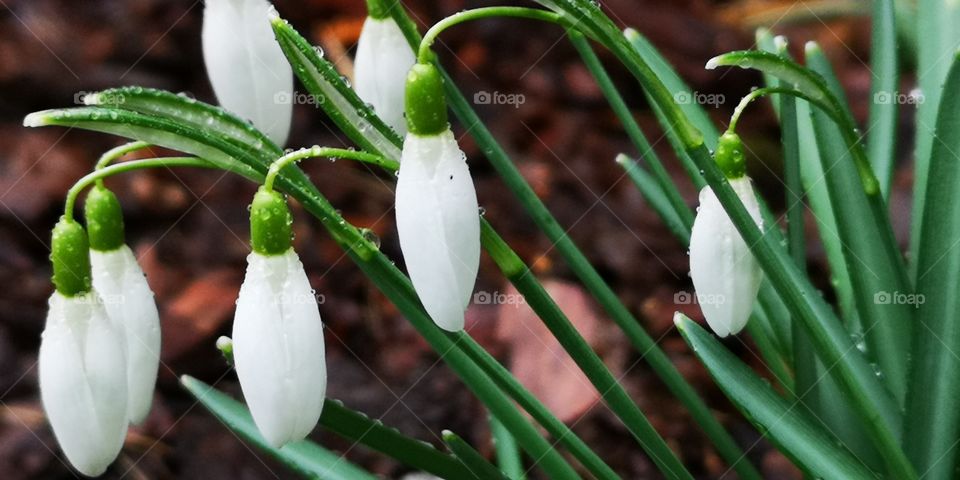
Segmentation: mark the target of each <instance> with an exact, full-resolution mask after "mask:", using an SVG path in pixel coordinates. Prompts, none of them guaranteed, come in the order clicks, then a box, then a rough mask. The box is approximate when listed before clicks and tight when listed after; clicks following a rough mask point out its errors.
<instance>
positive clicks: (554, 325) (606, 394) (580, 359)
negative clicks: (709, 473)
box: [480, 224, 693, 479]
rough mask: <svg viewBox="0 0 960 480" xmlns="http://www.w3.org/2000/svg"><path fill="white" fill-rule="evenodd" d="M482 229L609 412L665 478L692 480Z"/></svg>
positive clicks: (503, 267)
mask: <svg viewBox="0 0 960 480" xmlns="http://www.w3.org/2000/svg"><path fill="white" fill-rule="evenodd" d="M483 227H484V228H482V229H481V232H480V238H481V242H482V243H483V245H484V248H486V250H487V252H488V253H489V254H490V257H491V258H492V259H493V261H494V262H495V263H496V264H497V267H499V268H500V271H501V272H503V274H504V276H506V277H507V279H509V280H510V283H512V284H513V285H514V286H515V287H516V288H517V291H519V292H520V294H522V295H523V297H524V301H526V303H527V304H528V305H530V307H531V308H532V309H533V311H534V312H536V314H537V316H538V317H540V320H542V321H543V323H544V325H546V326H547V328H549V329H550V332H551V333H553V336H554V337H555V338H556V339H557V341H559V342H560V345H562V346H563V349H564V350H566V351H567V353H568V354H569V355H570V357H571V358H572V359H573V360H574V361H575V362H576V363H577V365H578V366H579V367H580V370H582V371H583V373H584V374H585V375H586V376H587V378H588V379H590V383H592V384H593V386H594V388H596V389H597V392H599V393H600V396H601V398H603V400H604V402H605V403H606V404H607V406H608V407H609V408H610V410H612V411H613V413H614V414H615V415H617V417H619V418H620V420H622V421H623V424H624V426H625V427H627V429H628V430H629V431H630V433H632V434H633V436H634V438H636V439H637V441H638V442H639V443H640V446H641V447H643V449H644V451H646V452H647V455H649V456H650V458H651V460H653V462H654V463H655V464H656V465H657V467H659V469H660V471H661V472H663V474H664V475H666V477H667V478H687V479H692V478H693V476H692V475H691V474H690V472H688V471H687V469H686V467H685V466H684V465H683V463H681V462H680V460H679V459H678V458H677V456H676V454H674V453H673V451H672V450H670V447H668V446H667V443H666V442H665V441H664V440H663V438H662V437H661V436H660V434H659V433H657V431H656V430H655V429H654V428H653V425H651V424H650V421H649V420H647V418H646V416H645V415H644V414H643V412H641V411H640V408H639V407H637V405H636V404H635V403H634V402H633V400H631V399H630V395H629V394H627V392H626V391H625V390H624V389H623V387H622V386H621V385H620V383H619V382H618V381H617V379H616V377H614V376H613V374H612V373H610V370H609V369H608V368H607V367H606V365H604V363H603V360H601V359H600V357H599V356H598V355H597V354H596V352H594V351H593V349H592V348H590V345H589V344H588V343H587V341H586V340H585V339H584V338H583V337H582V336H581V335H580V333H579V332H577V329H576V328H575V327H574V326H573V324H572V323H570V320H569V319H568V318H567V317H566V315H564V313H563V312H562V311H561V310H560V308H559V307H558V306H557V304H556V303H554V301H553V299H552V298H550V295H549V294H548V293H547V292H546V290H544V288H543V286H542V285H541V284H540V282H539V281H537V280H536V278H535V277H534V275H533V273H532V272H531V271H530V269H529V267H527V265H525V264H524V263H523V260H521V259H520V257H519V256H517V254H516V253H515V252H514V251H513V250H511V249H510V247H509V246H508V245H507V243H506V242H504V241H503V239H502V238H501V237H500V236H499V235H497V233H496V232H494V231H493V229H492V228H490V227H489V226H488V224H483Z"/></svg>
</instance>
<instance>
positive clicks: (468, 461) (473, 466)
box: [443, 430, 507, 480]
mask: <svg viewBox="0 0 960 480" xmlns="http://www.w3.org/2000/svg"><path fill="white" fill-rule="evenodd" d="M443 441H444V443H446V444H447V447H449V448H450V451H451V452H453V454H454V455H456V456H457V458H458V459H460V460H461V461H463V463H464V465H465V466H466V467H467V469H468V470H469V472H470V474H471V475H472V476H473V477H474V478H478V479H483V480H487V479H489V480H498V479H499V480H507V477H506V476H504V474H503V472H501V471H500V470H498V469H497V467H494V466H493V465H491V464H490V462H488V461H487V459H485V458H483V455H480V452H477V451H476V450H475V449H474V448H473V447H471V446H470V444H469V443H467V442H466V441H464V440H463V439H462V438H460V436H459V435H457V434H456V433H453V432H451V431H450V430H444V431H443Z"/></svg>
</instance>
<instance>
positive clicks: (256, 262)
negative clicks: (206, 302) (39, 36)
mask: <svg viewBox="0 0 960 480" xmlns="http://www.w3.org/2000/svg"><path fill="white" fill-rule="evenodd" d="M370 5H371V6H373V7H376V5H377V3H376V2H370ZM275 15H276V13H275V12H274V11H273V9H272V7H271V6H270V5H269V4H268V3H267V2H266V0H209V1H207V2H206V7H205V11H204V21H203V32H202V43H203V53H204V59H205V62H206V66H207V72H208V75H209V78H210V82H211V84H212V85H213V89H214V93H215V94H216V97H217V99H218V101H219V102H220V104H221V105H222V106H223V108H225V109H227V110H229V111H231V112H233V113H234V114H236V115H238V116H240V117H241V118H246V119H249V120H250V122H251V123H252V124H253V126H254V127H256V128H257V129H259V130H261V131H262V132H264V133H265V134H266V135H267V136H268V137H269V138H270V139H271V140H272V141H273V142H275V143H276V144H277V145H281V146H282V145H284V144H285V142H286V137H287V134H288V131H289V127H290V119H291V109H292V105H291V103H290V102H280V101H276V99H278V98H287V99H289V98H292V91H293V72H292V71H291V68H290V66H289V64H288V62H287V61H286V58H285V56H284V54H283V52H282V51H281V49H280V47H279V46H278V45H277V43H276V42H275V41H274V38H273V32H272V30H271V28H270V23H269V22H270V18H271V16H275ZM247 57H252V58H255V59H256V63H257V64H258V65H260V67H261V68H258V69H256V70H253V71H251V70H247V69H243V68H239V67H238V65H240V64H241V63H242V62H238V61H237V59H238V58H247ZM353 86H354V89H355V90H356V92H357V94H358V95H359V96H360V97H361V98H362V99H364V100H365V101H367V102H369V103H370V104H371V105H372V106H373V109H374V111H375V112H376V113H377V115H378V116H380V117H381V119H382V120H383V121H384V122H385V123H386V124H387V125H389V126H390V127H392V128H393V129H394V130H395V131H396V132H397V133H398V134H401V135H405V140H404V143H403V149H402V154H401V161H400V164H401V167H400V174H399V179H398V184H397V188H396V224H397V230H398V238H399V242H400V247H401V251H402V253H403V260H404V263H405V265H406V268H407V271H408V273H409V275H410V278H411V280H412V283H413V286H414V288H415V290H416V292H417V295H418V296H419V299H420V301H421V303H422V305H423V307H424V308H425V310H426V312H427V313H428V314H429V315H430V317H431V318H432V319H433V321H434V322H435V323H436V324H437V325H438V326H439V327H441V328H443V329H445V330H448V331H458V330H461V329H463V326H464V311H465V309H466V308H467V306H468V304H469V301H470V298H471V294H472V290H473V286H474V282H475V279H476V276H477V270H478V266H479V257H480V222H479V215H478V203H477V196H476V191H475V189H474V185H473V182H472V179H471V177H470V172H469V169H468V167H467V162H466V157H465V155H464V154H463V152H462V151H461V150H460V148H459V147H458V145H457V142H456V139H455V137H454V135H453V133H452V132H451V130H450V126H449V123H448V121H447V113H446V108H447V106H446V103H445V100H444V93H443V80H442V77H441V75H440V73H439V71H438V70H437V68H436V67H435V66H433V65H432V64H430V63H428V62H423V61H418V58H417V56H416V55H415V54H414V52H413V51H412V50H411V49H410V47H409V46H408V44H407V42H406V40H405V39H404V38H403V34H402V33H401V31H400V29H399V27H398V26H397V24H396V23H395V21H394V20H393V19H392V18H390V17H389V16H388V15H386V13H385V11H383V10H381V9H379V8H371V9H370V14H369V16H368V18H367V19H366V22H365V23H364V26H363V29H362V33H361V36H360V40H359V43H358V46H357V51H356V58H355V70H354V79H353ZM87 100H88V102H92V103H96V99H95V98H88V99H87ZM25 123H26V124H29V123H30V117H28V118H27V120H26V121H25ZM146 146H148V145H147V144H144V143H143V142H134V143H132V144H128V145H124V146H122V147H119V148H118V149H115V150H114V151H111V152H108V154H105V155H104V157H103V158H102V160H101V162H99V163H98V164H97V168H98V169H102V168H104V167H106V166H107V164H108V163H109V162H110V161H111V160H114V159H116V158H117V157H119V156H120V155H122V154H124V153H128V152H130V151H133V150H136V149H139V148H144V147H146ZM341 155H342V156H361V157H362V156H363V155H364V154H363V153H362V152H353V151H344V150H340V149H331V148H320V147H313V148H310V149H304V150H298V151H292V152H291V153H288V154H287V155H284V156H283V157H280V158H278V159H277V160H276V162H274V163H273V165H271V168H270V170H269V173H268V174H267V176H266V179H265V181H264V184H263V186H261V188H260V189H259V190H258V192H257V193H256V195H255V197H254V199H253V201H252V203H251V208H250V238H251V249H252V252H251V253H250V255H249V256H248V257H247V261H248V267H247V272H246V277H245V279H244V282H243V285H242V287H241V289H240V292H239V298H238V300H237V303H236V305H237V307H236V313H235V318H234V324H233V335H232V352H233V360H234V364H235V367H236V371H237V375H238V377H239V380H240V385H241V387H242V390H243V395H244V397H245V399H246V402H247V404H248V406H249V408H250V412H251V414H252V416H253V419H254V421H255V423H256V426H257V428H258V429H259V431H260V433H261V434H262V435H263V437H264V438H265V439H266V441H267V442H268V443H269V444H270V445H273V446H276V447H280V446H282V445H284V444H287V443H289V442H293V441H297V440H300V439H302V438H304V437H305V436H306V435H307V434H309V433H310V432H311V430H313V428H314V427H315V426H316V424H317V421H318V419H319V417H320V414H321V411H322V409H323V405H324V398H325V391H326V376H327V373H326V365H325V360H324V340H323V326H322V322H321V318H320V312H319V307H318V305H317V303H316V301H315V298H314V295H313V290H312V289H311V287H310V285H309V283H308V280H307V276H306V273H305V271H304V268H303V265H302V264H301V262H300V260H299V258H298V256H297V253H296V252H295V251H294V250H293V248H292V247H291V242H292V232H291V223H292V217H291V214H290V210H289V208H288V206H287V200H286V198H285V196H284V195H283V194H281V193H280V192H278V191H276V190H274V188H273V184H274V180H275V179H276V177H277V176H278V175H280V174H281V172H282V171H283V169H284V168H285V167H287V166H289V165H291V164H293V163H295V162H297V161H299V160H302V159H304V158H308V157H315V156H329V157H336V156H341ZM716 161H717V163H718V165H719V166H720V168H721V170H722V171H723V172H724V174H725V175H726V176H727V178H728V179H729V181H730V183H731V185H732V186H733V188H734V190H735V191H736V192H737V194H738V196H739V197H740V198H741V200H742V201H743V202H744V204H745V205H746V206H747V207H748V210H749V211H750V213H751V214H752V216H753V217H754V219H755V221H756V222H757V223H758V224H759V223H760V215H759V210H758V207H757V201H756V198H755V195H754V192H753V187H752V186H751V182H750V180H749V178H748V177H746V175H745V169H744V158H743V150H742V146H741V144H740V140H739V138H737V136H736V135H735V134H733V133H732V132H728V133H726V134H724V135H723V136H722V137H721V139H720V143H719V147H718V148H717V152H716ZM85 178H88V177H85ZM89 178H93V180H90V181H86V182H78V184H77V185H76V186H75V188H73V189H71V191H70V193H69V195H68V199H67V205H66V209H65V212H64V215H63V217H62V218H61V220H60V221H59V223H57V225H56V226H55V227H54V229H53V240H52V254H51V260H52V263H53V270H54V275H53V283H54V285H55V287H56V290H55V292H54V293H53V294H52V296H51V297H50V301H49V304H50V309H49V313H48V317H47V323H46V328H45V330H44V333H43V341H42V344H41V348H40V363H39V370H40V387H41V394H42V400H43V405H44V409H45V411H46V413H47V417H48V419H49V421H50V424H51V426H52V428H53V431H54V433H55V435H56V437H57V440H58V441H59V443H60V445H61V447H62V449H63V451H64V453H65V454H66V456H67V458H68V459H69V461H70V462H71V464H72V465H73V466H74V467H76V468H77V470H79V471H80V472H82V473H83V474H85V475H90V476H96V475H99V474H101V473H103V472H104V471H105V469H106V468H107V467H108V466H109V465H110V464H111V463H112V462H113V460H114V459H115V458H116V456H117V455H118V453H119V451H120V448H121V447H122V445H123V441H124V438H125V436H126V431H127V428H128V425H129V424H131V423H134V424H136V423H139V422H141V421H142V420H143V419H144V418H145V417H146V416H147V414H148V412H149V410H150V405H151V400H152V398H153V389H154V384H155V382H156V377H157V371H158V367H159V354H160V322H159V315H158V310H157V306H156V304H155V301H154V298H153V293H152V291H151V290H150V287H149V285H148V283H147V280H146V278H145V276H144V274H143V271H142V270H141V268H140V266H139V265H138V263H137V260H136V258H135V257H134V255H133V253H132V251H131V250H130V248H129V247H128V246H127V245H126V242H125V239H124V227H123V218H122V209H121V206H120V203H119V201H118V199H117V197H116V196H115V195H114V194H113V193H112V192H111V191H110V190H109V189H108V188H107V187H106V186H105V185H104V182H103V179H102V178H99V177H96V176H94V177H89ZM88 186H90V189H89V191H88V193H87V195H86V199H85V204H84V219H85V225H86V227H84V226H82V225H81V224H80V223H79V222H78V221H77V220H75V219H74V213H73V210H74V202H75V201H76V199H77V195H78V194H79V193H80V191H81V190H83V189H84V188H85V187H88ZM690 270H691V276H692V278H693V282H694V286H695V288H696V290H697V292H698V294H700V295H710V296H712V297H713V298H718V299H722V301H717V302H711V303H705V304H702V305H701V308H702V309H703V311H704V314H705V317H706V320H707V322H708V323H709V325H710V326H711V328H712V329H713V330H714V331H715V332H716V333H717V334H718V335H720V336H726V335H729V334H735V333H737V332H739V331H740V330H741V329H742V328H743V327H744V325H745V324H746V321H747V319H748V317H749V314H750V311H751V309H752V305H753V302H754V300H755V298H756V295H757V291H758V288H759V285H760V281H761V272H760V269H759V267H758V265H757V263H756V261H755V260H754V259H753V257H752V255H751V253H750V251H749V249H748V248H747V246H746V245H745V244H744V242H743V240H742V239H741V237H740V235H739V233H737V231H736V229H735V228H734V226H733V224H732V223H731V222H730V219H729V218H728V217H727V215H726V213H725V212H724V210H723V208H722V206H721V205H720V203H719V201H718V200H717V198H716V196H715V195H714V194H713V192H712V191H711V190H710V188H709V187H706V188H704V189H703V191H701V193H700V208H699V210H698V214H697V217H696V221H695V223H694V226H693V231H692V236H691V242H690Z"/></svg>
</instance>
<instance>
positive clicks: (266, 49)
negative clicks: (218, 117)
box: [202, 0, 293, 146]
mask: <svg viewBox="0 0 960 480" xmlns="http://www.w3.org/2000/svg"><path fill="white" fill-rule="evenodd" d="M272 8H273V7H272V6H271V5H270V4H269V3H268V2H267V1H266V0H207V1H206V8H205V9H204V12H203V32H202V38H203V59H204V62H205V63H206V65H207V75H208V76H209V77H210V83H211V85H213V92H214V93H215V94H216V95H217V101H219V102H220V105H222V106H223V107H224V108H226V109H227V110H230V111H231V112H233V113H236V114H237V115H239V116H240V117H242V118H245V119H248V120H250V121H251V122H253V125H254V126H256V127H257V128H258V129H260V130H261V131H263V132H264V133H265V134H267V136H268V137H270V139H271V140H273V141H274V142H275V143H276V144H277V145H280V146H283V144H284V143H285V142H286V141H287V134H288V133H289V132H290V116H291V113H292V112H293V103H292V98H293V71H292V70H291V69H290V64H289V63H287V59H286V57H285V56H284V55H283V50H281V49H280V45H278V44H277V42H276V40H275V39H274V36H273V29H271V27H270V20H269V17H268V12H269V11H270V9H272Z"/></svg>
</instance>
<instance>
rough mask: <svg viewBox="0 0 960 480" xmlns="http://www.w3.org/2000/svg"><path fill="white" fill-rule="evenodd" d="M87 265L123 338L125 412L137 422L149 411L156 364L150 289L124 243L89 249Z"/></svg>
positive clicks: (156, 338)
mask: <svg viewBox="0 0 960 480" xmlns="http://www.w3.org/2000/svg"><path fill="white" fill-rule="evenodd" d="M90 266H91V267H92V270H93V286H94V288H95V289H96V290H97V292H99V293H100V297H101V298H102V299H103V304H104V307H105V308H106V310H107V315H109V317H110V318H111V320H112V321H113V323H114V324H116V325H117V326H118V327H120V328H122V329H123V332H124V334H125V337H126V345H127V390H128V392H129V396H128V399H127V410H128V411H127V415H128V416H129V420H130V422H131V423H140V422H142V421H143V419H144V418H146V416H147V414H148V413H149V412H150V404H151V402H152V401H153V389H154V385H155V384H156V382H157V369H158V368H159V366H160V316H159V314H158V313H157V304H156V302H155V301H154V298H153V291H152V290H150V286H149V285H147V279H146V277H145V276H144V275H143V270H142V269H141V268H140V264H138V263H137V259H136V257H134V255H133V252H132V251H130V248H129V247H127V246H126V245H123V246H121V247H120V248H117V249H115V250H111V251H108V252H101V251H97V250H90Z"/></svg>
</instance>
